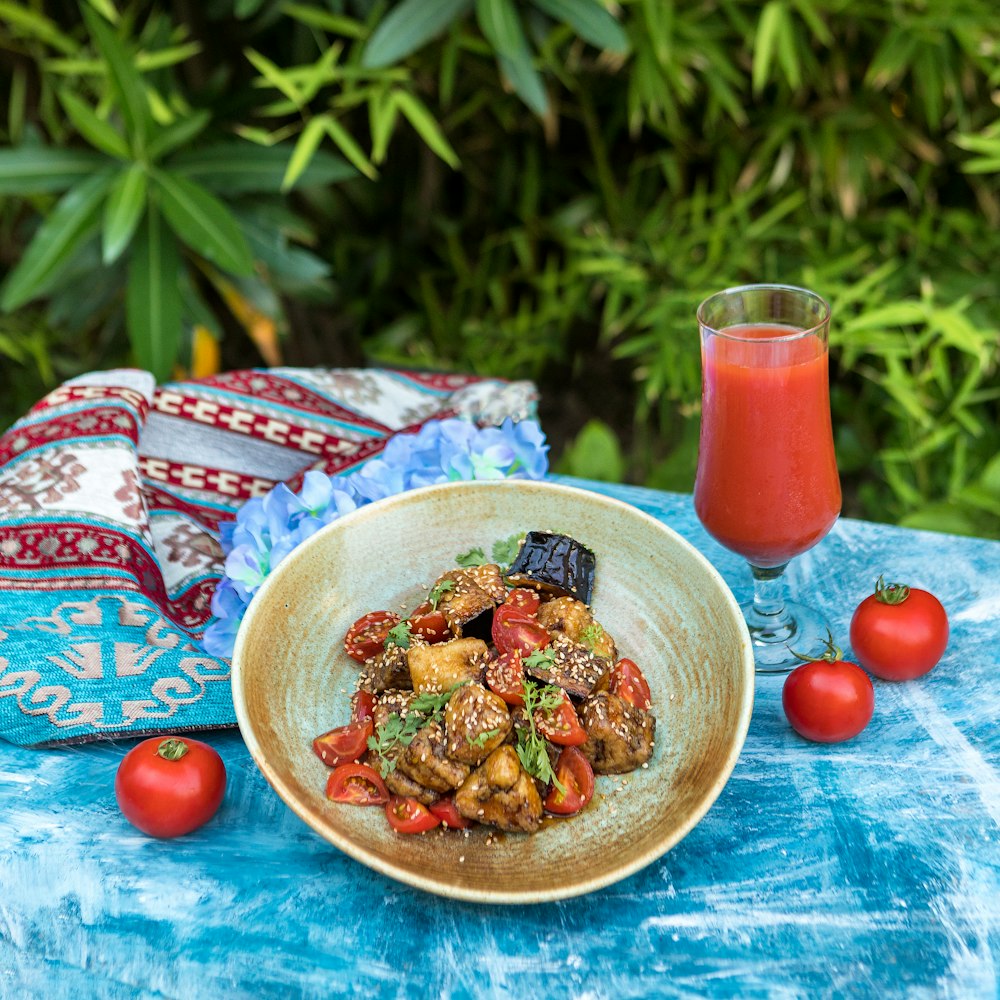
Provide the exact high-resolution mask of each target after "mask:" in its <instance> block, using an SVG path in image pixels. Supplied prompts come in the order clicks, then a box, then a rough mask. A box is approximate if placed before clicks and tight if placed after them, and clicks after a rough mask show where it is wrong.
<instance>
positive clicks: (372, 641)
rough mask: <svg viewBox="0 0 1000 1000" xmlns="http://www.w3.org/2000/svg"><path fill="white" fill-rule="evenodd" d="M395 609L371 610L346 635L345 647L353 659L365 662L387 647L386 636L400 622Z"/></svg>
mask: <svg viewBox="0 0 1000 1000" xmlns="http://www.w3.org/2000/svg"><path fill="white" fill-rule="evenodd" d="M399 620H400V619H399V615H397V614H396V613H395V612H394V611H369V612H368V614H366V615H362V616H361V617H360V618H359V619H358V620H357V621H356V622H355V623H354V624H353V625H352V626H351V627H350V628H349V629H348V630H347V635H346V636H345V637H344V649H346V650H347V655H348V656H349V657H350V658H351V659H352V660H357V661H358V663H364V662H365V660H370V659H371V658H372V657H373V656H377V655H378V654H379V653H381V652H382V650H383V649H384V648H385V637H386V636H387V635H388V634H389V629H391V628H392V627H393V625H398V624H399Z"/></svg>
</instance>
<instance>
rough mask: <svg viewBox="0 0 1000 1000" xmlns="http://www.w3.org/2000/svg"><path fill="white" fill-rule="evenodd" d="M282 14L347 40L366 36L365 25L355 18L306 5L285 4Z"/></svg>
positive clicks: (282, 6)
mask: <svg viewBox="0 0 1000 1000" xmlns="http://www.w3.org/2000/svg"><path fill="white" fill-rule="evenodd" d="M281 13H282V14H285V15H287V16H288V17H291V18H294V19H295V20H296V21H301V22H302V23H303V24H308V25H310V26H311V27H313V28H320V29H322V30H323V31H332V32H333V33H334V34H337V35H344V36H345V37H347V38H363V37H364V34H365V29H364V25H363V24H361V23H360V22H358V21H355V20H354V19H353V18H350V17H344V15H343V14H331V13H329V11H325V10H318V9H317V8H315V7H309V6H307V5H306V4H302V3H283V4H282V5H281Z"/></svg>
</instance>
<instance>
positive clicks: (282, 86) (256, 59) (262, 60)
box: [243, 49, 304, 108]
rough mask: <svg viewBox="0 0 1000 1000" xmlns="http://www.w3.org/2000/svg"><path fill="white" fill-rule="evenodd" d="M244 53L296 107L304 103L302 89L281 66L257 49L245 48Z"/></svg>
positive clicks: (265, 77)
mask: <svg viewBox="0 0 1000 1000" xmlns="http://www.w3.org/2000/svg"><path fill="white" fill-rule="evenodd" d="M243 53H244V55H245V56H246V57H247V59H248V60H249V61H250V63H251V64H252V66H253V68H254V69H255V70H257V72H258V73H260V75H261V76H262V77H263V78H264V79H265V80H266V81H267V82H268V83H269V84H270V85H271V86H272V87H274V89H275V90H278V91H280V92H281V93H282V94H284V95H285V97H287V98H288V99H289V100H290V101H291V102H292V103H293V104H294V105H295V106H296V107H298V108H301V107H302V105H303V103H304V102H303V98H302V91H301V90H300V89H299V86H298V85H297V84H296V82H295V80H294V79H293V78H292V77H291V76H289V75H288V73H286V72H285V71H284V70H282V69H281V67H280V66H277V65H276V64H275V63H273V62H271V60H270V59H268V58H267V57H266V56H263V55H261V54H260V53H259V52H257V51H256V50H255V49H244V50H243Z"/></svg>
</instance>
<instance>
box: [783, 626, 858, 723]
mask: <svg viewBox="0 0 1000 1000" xmlns="http://www.w3.org/2000/svg"><path fill="white" fill-rule="evenodd" d="M841 655H842V654H841V651H840V650H839V649H837V647H836V646H834V645H833V642H832V641H831V642H830V643H829V644H828V649H827V652H826V654H824V656H822V657H818V658H815V659H811V658H810V659H809V662H807V663H803V664H802V666H800V667H796V668H795V669H794V670H793V671H792V672H791V673H790V674H789V675H788V677H786V678H785V685H784V687H783V688H782V690H781V704H782V707H783V708H784V710H785V715H786V716H787V717H788V721H789V722H790V723H791V724H792V728H793V729H794V730H795V731H796V732H797V733H798V734H799V735H800V736H804V737H805V738H806V739H807V740H813V741H814V742H816V743H841V742H842V741H844V740H849V739H851V737H853V736H857V735H858V733H860V732H861V730H862V729H864V728H865V726H867V725H868V723H869V722H870V721H871V717H872V713H873V711H874V710H875V691H874V689H873V688H872V682H871V679H870V678H869V677H868V675H867V674H866V673H865V672H864V671H863V670H862V669H861V668H860V667H859V666H858V665H857V664H856V663H849V662H847V661H846V660H842V659H841V658H840V657H841Z"/></svg>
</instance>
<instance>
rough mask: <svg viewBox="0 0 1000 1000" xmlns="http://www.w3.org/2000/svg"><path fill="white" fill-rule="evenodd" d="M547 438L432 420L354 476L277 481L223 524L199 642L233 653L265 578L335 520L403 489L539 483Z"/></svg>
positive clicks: (518, 429) (513, 425)
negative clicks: (291, 484) (476, 482)
mask: <svg viewBox="0 0 1000 1000" xmlns="http://www.w3.org/2000/svg"><path fill="white" fill-rule="evenodd" d="M548 450H549V446H548V445H547V444H546V442H545V435H544V434H543V433H542V429H541V427H539V425H538V423H537V422H536V421H534V420H521V421H517V422H515V421H513V420H511V419H509V418H508V419H506V420H505V421H504V422H503V423H502V424H501V425H500V426H499V427H482V428H480V427H477V426H476V425H475V424H473V423H471V422H470V421H467V420H462V419H459V418H457V417H455V418H449V419H446V420H430V421H428V422H427V423H426V424H424V426H423V427H421V428H420V430H419V431H417V432H416V433H412V434H396V435H394V436H393V437H392V438H390V439H389V441H388V442H387V443H386V446H385V448H384V449H383V451H382V454H381V455H380V456H379V457H377V458H372V459H369V461H368V462H366V463H365V464H364V465H363V466H362V467H361V468H359V469H357V470H355V471H354V472H352V473H350V474H348V475H343V476H337V477H334V478H331V477H330V476H328V475H326V474H325V473H322V472H318V471H311V472H307V473H306V475H305V476H304V477H303V484H302V489H301V490H299V492H298V493H294V492H293V491H292V490H290V489H289V488H288V487H287V486H286V485H285V484H284V483H279V484H278V485H277V486H275V487H274V489H272V490H271V491H270V492H269V493H268V494H267V495H266V496H264V497H262V498H255V499H253V500H248V501H247V502H246V503H245V504H244V505H243V506H242V507H241V508H240V510H239V511H238V512H237V515H236V520H235V521H232V522H227V523H224V524H222V525H220V530H219V535H220V540H221V543H222V550H223V553H224V554H225V556H226V559H225V564H224V575H223V577H222V579H221V580H220V581H219V584H218V586H217V588H216V590H215V593H214V594H213V596H212V614H213V615H214V616H215V618H214V619H213V621H212V622H211V624H210V625H209V626H208V628H207V629H206V630H205V636H204V639H203V641H202V645H203V646H204V648H205V650H206V651H207V652H208V653H210V654H211V655H213V656H220V657H229V656H232V652H233V646H234V644H235V642H236V633H237V631H238V630H239V625H240V622H241V621H242V620H243V615H244V614H245V613H246V609H247V607H249V605H250V601H251V600H252V599H253V596H254V594H255V593H256V592H257V591H258V590H259V589H260V587H261V585H262V584H263V583H264V580H265V579H266V578H267V575H268V574H269V573H270V572H271V571H272V570H274V569H275V567H277V566H278V565H279V564H280V563H281V562H282V560H284V559H285V558H287V556H288V554H289V553H290V552H292V550H293V549H295V548H296V547H297V546H298V545H301V544H302V542H304V541H305V540H306V539H307V538H310V537H311V536H312V535H314V534H315V533H316V532H317V531H319V530H320V529H321V528H323V527H324V526H325V525H327V524H329V523H330V522H331V521H334V520H336V519H337V518H338V517H342V516H343V515H344V514H347V513H350V512H351V511H352V510H356V509H357V508H358V507H361V506H363V505H365V504H368V503H372V502H373V501H375V500H382V499H384V498H385V497H389V496H393V495H395V494H397V493H402V492H403V491H404V490H410V489H416V488H417V487H420V486H430V485H433V484H435V483H445V482H449V481H451V480H459V479H503V478H505V477H513V478H518V479H542V478H543V477H544V476H545V473H546V472H547V471H548Z"/></svg>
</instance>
